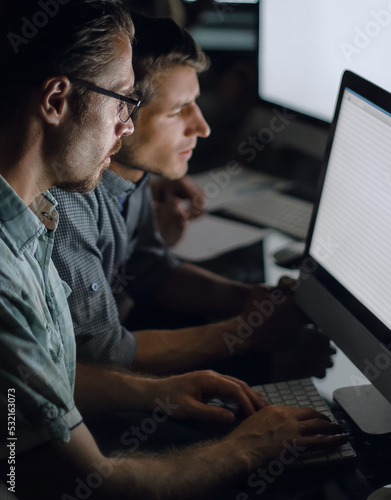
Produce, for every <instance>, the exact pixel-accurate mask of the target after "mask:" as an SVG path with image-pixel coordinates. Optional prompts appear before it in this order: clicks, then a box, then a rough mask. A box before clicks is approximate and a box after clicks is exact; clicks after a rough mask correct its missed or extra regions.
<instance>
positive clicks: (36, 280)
mask: <svg viewBox="0 0 391 500" xmlns="http://www.w3.org/2000/svg"><path fill="white" fill-rule="evenodd" d="M55 206H56V202H55V200H54V198H53V197H52V196H51V194H50V193H48V192H46V193H43V194H42V195H40V196H39V197H38V198H36V199H35V200H34V202H33V203H32V205H31V206H30V208H29V207H27V206H26V204H25V203H24V202H23V200H22V199H21V198H20V197H19V196H18V195H17V194H16V193H15V191H14V190H13V189H12V188H11V186H10V185H9V184H8V183H7V182H6V181H5V179H4V178H3V177H1V176H0V426H1V430H0V436H1V438H0V439H1V444H0V459H1V458H4V457H7V456H9V447H7V444H9V443H10V442H14V443H15V448H16V453H18V452H22V451H24V450H27V449H29V448H32V447H33V446H36V445H38V444H41V443H43V442H45V441H54V442H57V443H63V442H67V441H69V439H70V430H71V429H72V428H73V427H75V426H77V425H79V424H80V423H81V420H82V419H81V416H80V414H79V412H78V411H77V409H76V408H75V404H74V400H73V390H74V383H75V369H76V348H75V339H74V332H73V326H72V319H71V316H70V312H69V307H68V303H67V297H68V295H69V293H70V291H71V290H70V288H69V287H68V286H67V285H66V284H65V283H64V282H63V281H62V280H61V279H60V277H59V275H58V273H57V271H56V268H55V267H54V264H53V262H52V260H51V253H52V248H53V240H54V231H55V229H56V227H57V222H58V214H57V211H56V209H55ZM14 411H16V413H15V414H14V413H13V412H14ZM12 415H14V419H13V418H11V419H10V418H9V417H10V416H12ZM13 424H14V426H15V429H13ZM12 432H13V433H14V434H13V435H10V433H12ZM15 437H16V438H17V440H16V441H12V440H11V439H13V438H15ZM4 438H5V441H4Z"/></svg>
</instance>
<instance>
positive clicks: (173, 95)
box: [148, 65, 200, 109]
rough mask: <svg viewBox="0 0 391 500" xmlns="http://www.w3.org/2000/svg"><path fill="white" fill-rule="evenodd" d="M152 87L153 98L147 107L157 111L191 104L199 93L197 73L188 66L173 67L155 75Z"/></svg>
mask: <svg viewBox="0 0 391 500" xmlns="http://www.w3.org/2000/svg"><path fill="white" fill-rule="evenodd" d="M152 87H153V97H152V99H151V102H150V103H149V104H148V106H149V105H153V106H154V107H159V109H160V108H163V107H164V108H167V107H169V106H175V105H176V104H178V105H180V104H181V103H182V104H186V103H188V102H192V101H193V100H194V99H195V98H196V97H198V95H199V92H200V87H199V83H198V76H197V73H196V71H195V70H194V69H193V68H191V67H189V66H179V65H178V66H173V67H172V68H169V69H167V70H165V71H163V72H160V73H157V74H155V75H154V77H153V78H152ZM163 104H164V105H163Z"/></svg>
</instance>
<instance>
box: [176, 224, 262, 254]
mask: <svg viewBox="0 0 391 500" xmlns="http://www.w3.org/2000/svg"><path fill="white" fill-rule="evenodd" d="M269 232H270V231H269V230H264V229H258V228H253V227H250V226H248V225H246V224H241V223H240V222H234V221H230V220H227V219H223V218H221V217H216V216H214V215H209V214H205V215H203V216H201V217H199V218H198V219H194V220H192V221H191V222H190V223H189V225H188V227H187V230H186V232H185V236H184V238H183V239H182V240H181V241H180V242H179V243H177V244H176V245H175V246H174V247H173V248H172V249H171V252H172V253H173V254H174V255H176V256H177V257H179V258H182V259H185V260H188V261H191V262H197V261H202V260H206V259H211V258H213V257H217V256H218V255H221V254H222V253H225V252H228V251H230V250H234V249H235V248H240V247H242V246H245V245H249V244H251V243H255V242H256V241H259V240H261V239H262V238H264V237H265V235H267V234H268V233H269Z"/></svg>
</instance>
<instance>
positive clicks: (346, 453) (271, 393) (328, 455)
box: [252, 378, 356, 466]
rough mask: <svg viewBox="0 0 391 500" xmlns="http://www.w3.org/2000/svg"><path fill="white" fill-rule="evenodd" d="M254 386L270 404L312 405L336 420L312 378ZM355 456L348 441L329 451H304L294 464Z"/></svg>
mask: <svg viewBox="0 0 391 500" xmlns="http://www.w3.org/2000/svg"><path fill="white" fill-rule="evenodd" d="M252 388H253V389H254V390H255V391H257V392H260V393H261V394H262V395H263V396H264V397H265V399H266V400H267V401H268V402H269V403H270V404H274V405H287V406H288V405H289V406H296V407H300V406H307V407H311V408H314V410H317V411H319V412H321V413H323V414H325V415H327V416H328V417H329V418H330V419H331V420H332V421H334V422H336V418H335V417H334V415H333V413H332V411H331V410H330V407H329V406H328V404H327V403H326V401H325V400H324V399H323V398H322V396H321V395H320V394H319V392H318V390H317V389H316V387H315V385H314V384H313V382H312V380H311V379H310V378H305V379H298V380H290V381H287V382H278V383H274V384H265V385H257V386H254V387H252ZM355 456H356V453H355V452H354V450H353V448H352V446H351V445H350V443H346V444H344V445H341V446H339V447H338V448H336V449H332V450H329V451H308V452H304V453H302V454H300V456H299V457H298V458H297V460H296V461H295V463H294V466H305V465H315V464H319V465H322V464H327V463H330V464H331V463H340V462H345V461H348V460H352V459H353V458H354V457H355Z"/></svg>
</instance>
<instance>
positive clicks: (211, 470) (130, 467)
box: [113, 440, 250, 500]
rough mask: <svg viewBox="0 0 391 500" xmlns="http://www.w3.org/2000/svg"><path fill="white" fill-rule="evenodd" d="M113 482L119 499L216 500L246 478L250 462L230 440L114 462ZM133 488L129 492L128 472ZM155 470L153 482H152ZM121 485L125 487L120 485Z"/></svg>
mask: <svg viewBox="0 0 391 500" xmlns="http://www.w3.org/2000/svg"><path fill="white" fill-rule="evenodd" d="M114 462H117V464H119V466H118V468H116V466H115V465H114V468H115V469H116V470H115V473H114V475H113V479H114V482H115V484H116V487H117V488H118V489H117V491H116V498H118V499H120V500H129V499H132V500H139V499H140V500H144V499H145V498H148V499H150V500H154V499H156V500H165V499H167V500H168V499H173V498H186V500H193V499H194V500H198V499H199V498H203V497H204V498H209V499H213V498H215V497H217V496H219V495H220V494H222V493H223V492H224V491H226V490H227V489H229V488H230V487H232V486H234V485H235V484H237V483H238V482H239V481H240V480H241V479H245V477H246V474H247V473H248V472H249V470H250V468H249V464H250V460H249V458H248V457H245V456H244V454H243V453H242V452H241V451H240V450H238V449H237V448H236V446H234V443H233V442H231V441H230V440H224V441H221V442H207V443H202V444H199V445H195V446H192V447H189V448H186V450H184V451H178V450H174V451H172V452H169V453H167V454H165V455H160V456H159V457H153V456H150V455H149V456H148V455H144V456H142V455H141V456H140V455H136V456H134V458H133V457H132V459H126V458H125V457H123V458H122V459H121V458H118V459H114ZM130 471H131V475H132V477H133V478H134V481H132V485H134V489H133V491H132V492H130V491H129V473H130ZM151 471H153V481H151ZM120 485H122V486H120Z"/></svg>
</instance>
